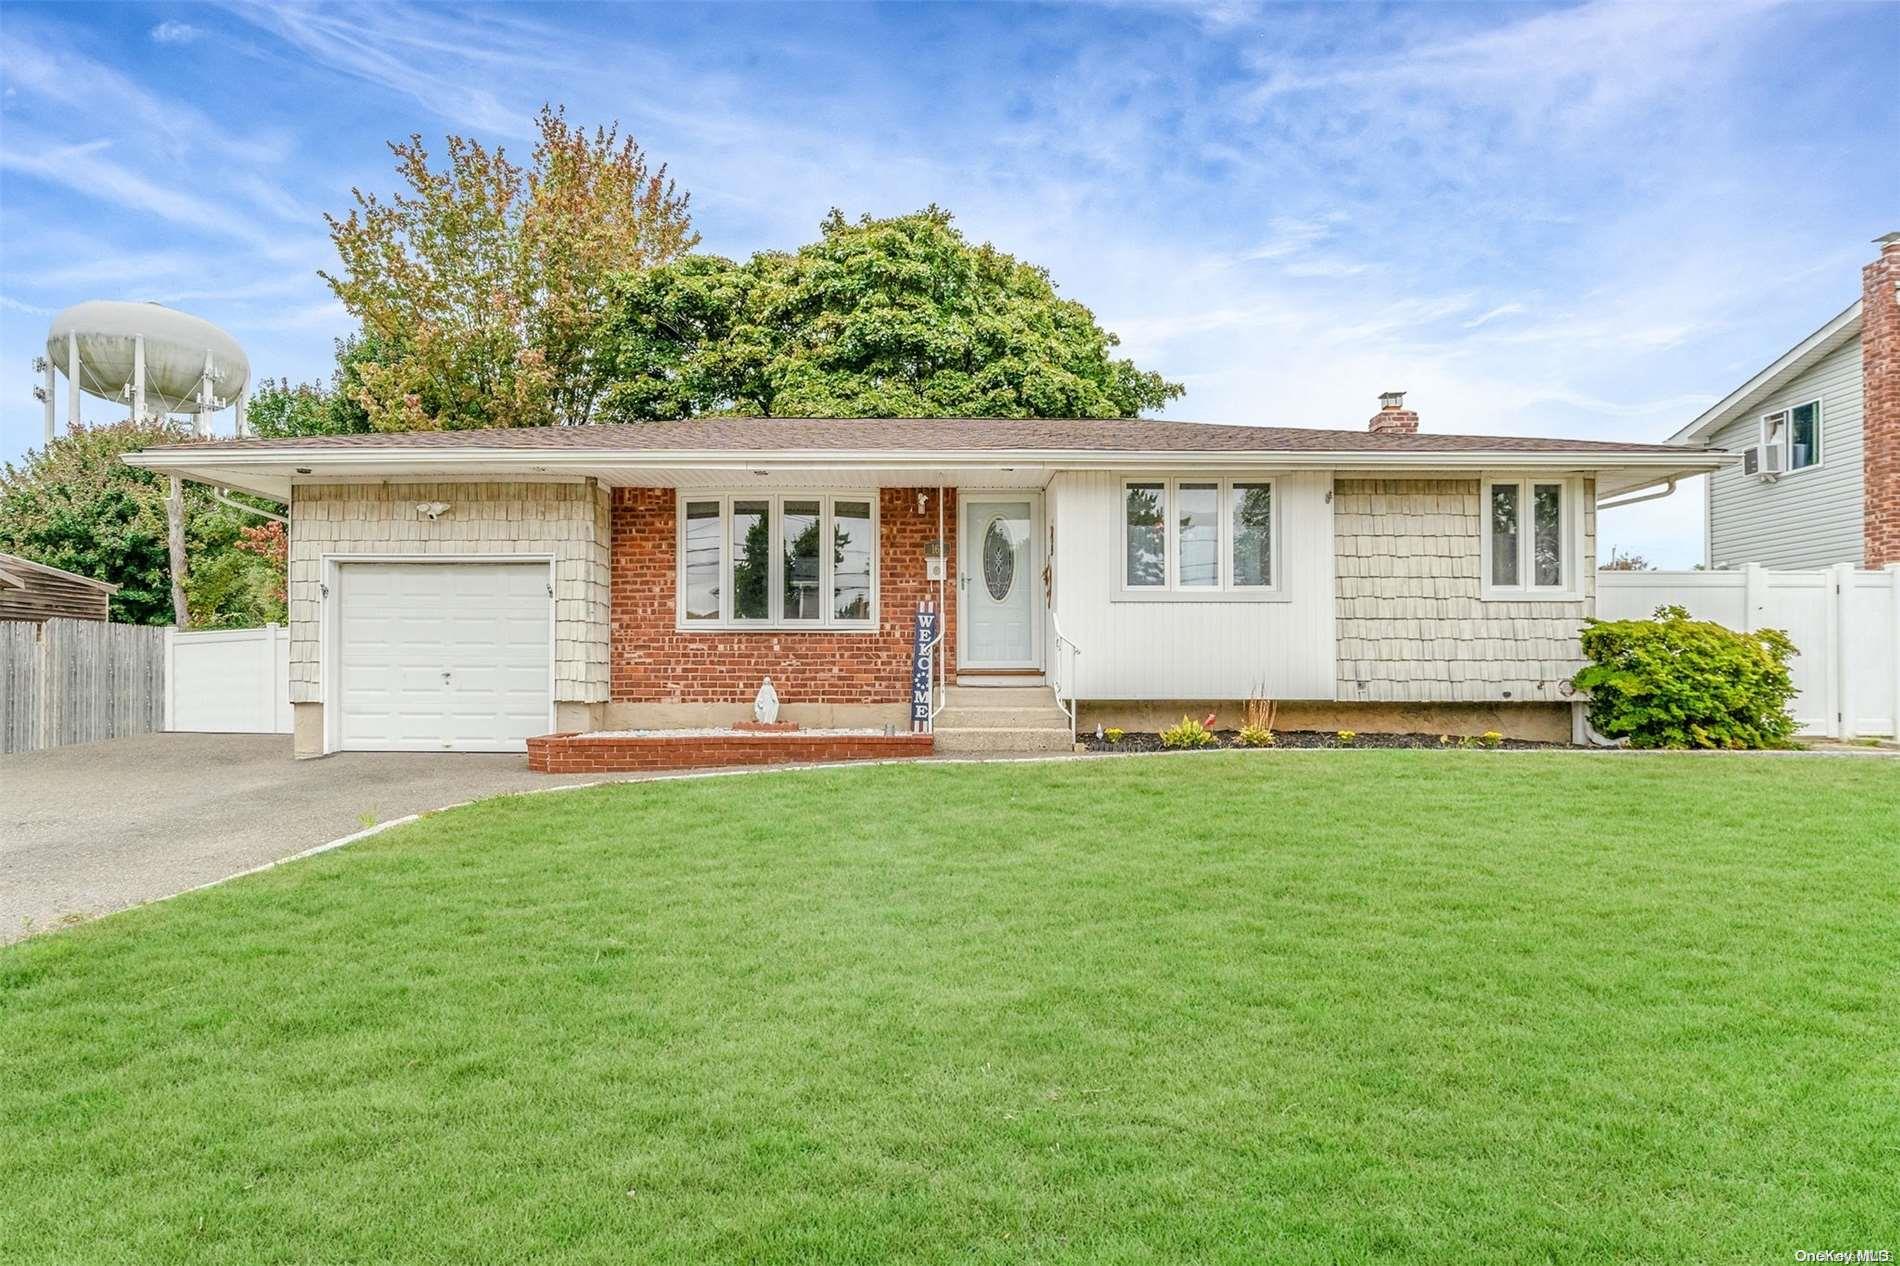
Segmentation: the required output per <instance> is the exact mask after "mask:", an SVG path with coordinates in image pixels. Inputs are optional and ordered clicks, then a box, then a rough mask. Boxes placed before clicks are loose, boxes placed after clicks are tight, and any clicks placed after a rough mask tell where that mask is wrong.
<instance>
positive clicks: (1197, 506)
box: [1122, 479, 1274, 593]
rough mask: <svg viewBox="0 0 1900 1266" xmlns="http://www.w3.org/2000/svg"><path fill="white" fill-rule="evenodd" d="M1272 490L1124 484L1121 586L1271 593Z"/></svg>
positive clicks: (1261, 484) (1237, 484)
mask: <svg viewBox="0 0 1900 1266" xmlns="http://www.w3.org/2000/svg"><path fill="white" fill-rule="evenodd" d="M1273 547H1274V538H1273V485H1272V484H1271V483H1270V482H1267V481H1265V480H1233V481H1229V480H1222V479H1173V480H1170V479H1131V480H1129V481H1128V482H1127V483H1125V484H1123V485H1122V558H1123V563H1122V567H1123V571H1122V587H1123V589H1125V590H1173V591H1176V592H1181V593H1208V592H1216V593H1217V592H1220V591H1222V590H1270V589H1272V587H1273V583H1274V575H1273Z"/></svg>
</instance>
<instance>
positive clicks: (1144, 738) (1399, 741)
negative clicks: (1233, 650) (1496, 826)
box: [1076, 730, 1595, 752]
mask: <svg viewBox="0 0 1900 1266" xmlns="http://www.w3.org/2000/svg"><path fill="white" fill-rule="evenodd" d="M1213 738H1214V741H1213V742H1212V743H1209V744H1208V745H1207V746H1206V747H1203V748H1196V749H1192V750H1197V751H1208V752H1211V751H1218V750H1220V749H1222V748H1237V749H1241V750H1248V744H1245V743H1242V742H1241V741H1240V731H1238V730H1215V731H1213ZM1076 739H1077V740H1078V741H1080V742H1082V743H1085V744H1087V746H1088V750H1089V751H1091V752H1162V751H1171V750H1185V749H1172V748H1169V747H1167V746H1165V745H1164V744H1163V743H1162V742H1161V736H1160V735H1159V734H1155V733H1136V732H1134V731H1132V730H1131V731H1128V732H1126V733H1124V734H1123V735H1122V736H1121V738H1120V739H1119V740H1111V739H1108V738H1105V737H1104V738H1097V737H1096V736H1095V735H1093V734H1077V735H1076ZM1268 746H1269V747H1275V748H1288V747H1291V748H1313V747H1332V748H1348V747H1374V748H1430V749H1431V750H1433V751H1438V750H1441V749H1449V750H1454V751H1458V750H1464V749H1466V748H1477V749H1479V750H1497V751H1536V750H1542V751H1586V750H1591V751H1593V750H1595V749H1593V748H1589V749H1586V748H1573V747H1571V746H1570V745H1569V744H1568V743H1539V742H1534V741H1532V740H1530V739H1513V738H1499V739H1497V740H1496V741H1494V742H1488V741H1486V740H1485V738H1484V736H1482V735H1459V734H1454V735H1451V736H1450V741H1449V742H1446V741H1445V736H1442V735H1438V734H1360V733H1355V734H1354V735H1353V737H1352V738H1351V739H1350V740H1346V739H1342V738H1340V737H1339V735H1338V734H1337V733H1334V732H1332V731H1329V730H1275V731H1274V732H1273V742H1272V743H1271V744H1269V745H1268Z"/></svg>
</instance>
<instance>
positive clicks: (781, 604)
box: [673, 489, 883, 633]
mask: <svg viewBox="0 0 1900 1266" xmlns="http://www.w3.org/2000/svg"><path fill="white" fill-rule="evenodd" d="M706 501H716V502H718V503H719V618H718V619H716V620H689V619H687V618H686V506H687V504H688V503H689V502H706ZM735 501H764V502H766V503H767V504H768V509H767V512H766V517H767V521H768V523H769V524H770V527H771V531H770V532H769V533H768V537H769V540H770V544H769V545H768V546H767V548H768V549H769V550H770V551H771V568H770V574H769V576H768V578H767V580H766V591H767V593H768V594H769V595H770V598H771V611H770V614H769V616H768V617H767V618H766V619H763V620H740V619H735V618H734V617H733V614H732V591H733V585H732V562H733V551H732V504H733V502H735ZM787 501H816V502H818V503H819V516H818V517H819V533H820V536H821V537H822V538H823V539H825V540H827V541H828V540H830V539H831V534H832V531H833V528H832V525H833V523H834V522H835V521H836V518H835V514H836V511H835V508H834V507H835V505H836V503H837V502H840V501H863V502H867V503H869V505H870V507H871V614H870V617H869V618H868V619H864V620H841V619H838V618H837V617H836V616H835V615H834V614H833V611H832V606H833V600H834V598H835V596H836V595H835V594H834V593H833V591H832V586H833V582H834V580H835V574H834V570H835V564H834V562H833V560H832V552H831V551H830V550H829V549H821V550H820V551H819V582H818V587H819V591H820V592H821V593H822V594H823V595H824V607H823V615H822V617H821V618H819V619H816V620H787V619H786V618H785V543H784V539H783V538H784V527H785V503H786V502H787ZM880 514H881V511H880V508H879V506H878V495H877V492H876V491H875V490H872V491H859V490H852V489H839V490H827V491H816V490H813V491H807V490H803V489H793V490H790V491H770V492H768V491H764V490H760V491H751V490H747V491H743V492H689V491H687V490H685V489H680V490H679V491H678V492H677V493H676V494H675V497H674V507H673V553H674V567H673V627H674V628H675V629H677V630H678V631H679V632H681V633H732V632H748V631H770V632H773V633H875V632H877V629H878V612H879V610H880V609H881V605H880V594H879V588H878V586H879V580H880V577H879V573H880V571H881V570H882V568H881V566H880V563H881V559H880V557H879V555H880V553H881V548H880V546H881V542H882V541H883V523H882V520H881V518H880Z"/></svg>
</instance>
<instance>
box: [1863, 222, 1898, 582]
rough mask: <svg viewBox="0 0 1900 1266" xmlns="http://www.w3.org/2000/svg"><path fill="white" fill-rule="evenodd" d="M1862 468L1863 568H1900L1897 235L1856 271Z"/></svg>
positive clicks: (1890, 238) (1885, 242) (1886, 240)
mask: <svg viewBox="0 0 1900 1266" xmlns="http://www.w3.org/2000/svg"><path fill="white" fill-rule="evenodd" d="M1860 360H1861V403H1862V423H1861V425H1862V427H1863V428H1864V430H1863V437H1862V448H1861V467H1862V471H1863V473H1864V475H1865V486H1866V502H1865V505H1866V509H1865V511H1864V515H1865V524H1866V526H1865V534H1866V558H1865V560H1864V561H1865V564H1866V565H1867V566H1868V567H1884V566H1886V565H1887V564H1888V563H1900V233H1890V234H1888V235H1887V236H1886V237H1884V238H1882V239H1881V251H1880V258H1879V259H1876V260H1875V261H1874V262H1873V263H1871V264H1868V265H1867V266H1866V267H1865V268H1864V269H1862V270H1861V315H1860Z"/></svg>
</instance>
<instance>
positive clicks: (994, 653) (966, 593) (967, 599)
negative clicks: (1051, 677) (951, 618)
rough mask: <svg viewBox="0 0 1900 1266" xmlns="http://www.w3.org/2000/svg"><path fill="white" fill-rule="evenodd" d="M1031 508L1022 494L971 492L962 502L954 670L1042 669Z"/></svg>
mask: <svg viewBox="0 0 1900 1266" xmlns="http://www.w3.org/2000/svg"><path fill="white" fill-rule="evenodd" d="M1036 509H1037V507H1036V502H1035V500H1034V499H1033V498H1032V497H1029V496H1026V495H1022V494H1017V495H1013V496H1012V495H1008V494H1001V493H992V494H975V495H972V496H971V497H970V498H968V499H967V500H965V501H964V503H963V524H962V530H961V531H960V532H958V534H957V537H958V540H959V542H960V543H961V544H960V550H961V553H962V555H963V557H962V564H961V567H960V568H959V575H958V578H957V586H958V589H959V591H960V593H961V595H962V598H963V611H962V621H961V622H962V627H963V653H962V655H961V657H960V658H959V659H958V661H957V667H958V668H959V669H960V670H965V671H967V670H970V669H979V670H980V669H985V668H1040V667H1042V659H1041V657H1040V655H1039V654H1038V653H1037V652H1038V645H1037V644H1038V642H1039V641H1040V640H1041V638H1040V636H1039V633H1040V630H1039V629H1038V627H1037V624H1038V621H1039V620H1040V618H1041V615H1042V588H1041V586H1042V580H1041V577H1040V576H1039V574H1038V571H1039V567H1038V563H1037V555H1038V554H1039V553H1040V551H1039V550H1037V548H1036V518H1037V515H1036Z"/></svg>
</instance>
